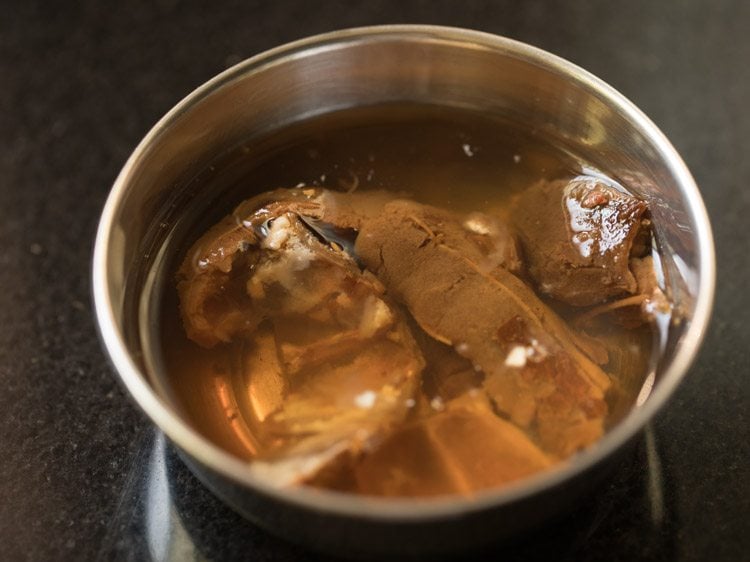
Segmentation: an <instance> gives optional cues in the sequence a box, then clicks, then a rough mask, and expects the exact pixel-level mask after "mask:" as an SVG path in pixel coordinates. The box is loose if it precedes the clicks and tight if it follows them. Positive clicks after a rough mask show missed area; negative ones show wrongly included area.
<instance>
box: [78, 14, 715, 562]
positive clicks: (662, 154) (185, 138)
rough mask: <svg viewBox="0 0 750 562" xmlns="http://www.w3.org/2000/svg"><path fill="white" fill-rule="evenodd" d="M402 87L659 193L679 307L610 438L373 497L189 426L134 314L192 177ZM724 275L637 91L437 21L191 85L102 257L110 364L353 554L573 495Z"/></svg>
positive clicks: (701, 326) (289, 520)
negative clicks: (295, 483)
mask: <svg viewBox="0 0 750 562" xmlns="http://www.w3.org/2000/svg"><path fill="white" fill-rule="evenodd" d="M391 101H400V102H404V101H409V102H428V103H430V104H440V105H445V106H454V107H463V108H471V109H475V110H480V111H483V112H486V113H488V114H495V115H500V116H503V117H508V118H511V119H513V120H514V121H517V122H522V123H526V124H527V125H528V127H529V128H534V129H537V130H539V131H542V132H544V133H548V134H551V135H554V136H555V137H556V138H557V139H559V141H560V142H562V143H564V144H566V145H568V146H569V147H570V148H571V149H572V150H573V151H574V152H576V153H578V154H584V155H586V157H587V159H588V160H589V162H590V163H591V164H592V165H594V166H596V167H598V168H600V169H603V170H606V171H607V172H608V173H610V174H611V175H613V176H614V177H618V178H622V179H624V180H625V181H626V182H627V184H628V185H629V186H630V187H632V188H634V189H635V190H637V191H638V193H639V194H640V195H641V196H643V197H645V198H646V199H647V200H648V201H649V202H650V205H651V208H652V212H653V218H654V224H655V225H656V227H657V231H658V239H659V240H660V242H661V245H662V254H663V255H664V257H665V268H666V271H667V273H668V278H669V283H670V290H671V291H672V296H673V298H674V299H675V301H676V302H678V303H679V306H680V308H681V310H682V313H683V316H684V318H685V320H684V321H683V322H682V323H681V324H679V325H677V326H672V328H671V330H670V337H669V340H668V342H667V345H666V347H665V350H664V355H663V358H662V360H661V362H660V364H659V366H658V369H657V372H656V376H655V384H654V385H653V389H652V391H651V393H650V395H649V396H648V398H647V399H645V400H642V401H640V402H641V403H640V404H639V405H638V406H637V407H636V408H635V409H634V410H633V411H632V412H631V413H630V414H629V415H628V416H627V417H626V418H625V419H624V420H623V421H622V422H621V423H620V424H619V425H617V426H616V427H615V428H614V429H613V430H612V431H611V432H609V433H608V434H607V435H606V436H605V437H604V438H603V439H602V440H601V442H599V443H598V444H597V445H596V446H595V447H593V448H591V449H590V450H587V451H586V452H584V453H582V454H580V455H578V456H576V457H575V458H573V459H572V460H570V461H569V462H567V463H565V464H563V465H561V466H560V467H559V468H558V469H556V470H552V471H549V472H546V473H543V474H540V475H538V476H535V477H533V478H529V479H527V480H524V481H522V482H520V483H519V484H517V485H514V486H510V487H507V488H503V489H500V490H497V491H487V492H483V493H480V494H477V495H476V497H472V498H448V499H436V500H431V501H416V500H375V499H369V498H364V497H355V496H350V495H345V494H340V493H335V492H326V491H319V490H315V491H313V490H307V489H289V490H279V489H275V488H273V487H271V486H269V485H268V484H267V483H266V482H264V481H262V480H259V479H257V478H255V477H253V476H252V475H251V474H250V472H248V471H247V469H246V464H245V463H244V462H243V461H241V460H239V459H238V458H235V457H233V456H231V455H230V454H228V453H226V452H225V451H223V450H221V449H220V448H218V447H217V446H215V445H214V444H213V443H211V442H209V441H208V440H206V439H205V438H204V437H203V436H201V435H200V434H199V433H198V432H196V431H195V430H194V429H193V428H192V427H191V426H190V425H189V424H188V423H187V422H186V420H185V419H183V418H182V417H181V416H180V414H179V412H178V410H177V408H176V406H175V405H174V404H173V403H172V401H171V400H170V399H169V397H168V395H167V394H166V393H164V392H163V391H162V390H160V389H159V386H158V384H157V383H156V382H155V381H156V380H157V378H156V377H154V376H152V375H153V373H150V372H149V368H148V365H149V362H148V361H147V359H148V356H149V353H150V351H149V344H148V338H144V333H145V332H144V327H143V325H141V324H140V323H139V318H140V317H142V313H143V307H148V306H149V305H150V304H149V302H148V300H145V301H144V299H143V298H142V295H143V291H144V287H145V286H146V284H147V283H148V282H149V280H148V276H147V275H146V274H145V272H147V271H148V270H149V265H150V263H151V262H152V261H153V259H154V254H155V253H158V252H156V250H157V249H158V246H159V244H158V242H159V238H158V237H156V236H155V235H154V232H159V231H160V229H159V228H158V225H159V224H162V223H163V222H164V221H165V217H166V220H167V224H172V223H170V222H169V221H170V220H172V219H174V217H178V216H179V215H180V213H181V212H182V207H183V206H184V205H186V204H187V203H186V201H188V200H191V201H195V200H196V199H195V197H196V194H195V193H190V194H188V195H186V193H187V191H188V190H189V188H188V186H189V185H190V181H189V180H191V179H192V178H194V177H195V176H196V174H198V173H199V172H201V171H202V170H204V169H205V168H206V166H208V165H209V163H210V162H211V161H212V160H213V159H214V158H215V157H216V156H217V155H218V154H220V153H222V152H223V151H225V150H227V149H229V148H231V147H234V146H237V145H238V144H239V143H240V142H241V141H246V140H247V139H252V138H255V137H257V136H259V135H261V134H264V133H266V132H268V131H272V130H274V129H277V128H280V127H283V126H284V125H285V124H289V123H292V122H295V121H298V120H301V119H305V118H308V117H310V116H312V115H315V114H322V113H325V112H329V111H332V110H336V109H341V108H347V107H352V106H362V105H371V104H378V103H383V102H391ZM197 195H205V194H197ZM162 230H163V229H162ZM714 277H715V264H714V249H713V241H712V236H711V229H710V225H709V222H708V218H707V216H706V211H705V209H704V206H703V202H702V201H701V197H700V194H699V192H698V188H697V187H696V185H695V183H694V181H693V178H692V177H691V176H690V173H689V171H688V170H687V168H686V167H685V164H684V163H683V162H682V160H681V159H680V157H679V156H678V154H677V153H676V152H675V149H674V148H673V147H672V145H671V144H670V143H669V141H668V140H667V139H666V138H665V137H664V135H663V134H662V133H661V132H660V131H659V130H658V129H657V128H656V126H655V125H654V124H653V123H652V122H651V121H649V120H648V118H647V117H646V116H645V115H643V113H641V112H640V111H639V110H638V109H637V108H636V107H635V106H634V105H633V104H632V103H630V102H629V101H628V100H626V99H625V98H624V97H623V96H622V95H620V94H619V93H618V92H616V91H615V90H613V89H612V88H611V87H609V86H608V85H606V84H605V83H603V82H602V81H600V80H598V79H597V78H595V77H594V76H592V75H591V74H589V73H588V72H586V71H584V70H582V69H580V68H578V67H576V66H575V65H573V64H571V63H569V62H566V61H564V60H562V59H560V58H558V57H556V56H554V55H551V54H549V53H546V52H544V51H541V50H539V49H536V48H534V47H531V46H529V45H525V44H523V43H519V42H516V41H512V40H510V39H505V38H502V37H496V36H493V35H488V34H484V33H478V32H474V31H467V30H461V29H452V28H445V27H430V26H384V27H369V28H361V29H352V30H345V31H339V32H335V33H329V34H326V35H320V36H317V37H312V38H310V39H305V40H302V41H298V42H295V43H292V44H289V45H285V46H283V47H280V48H277V49H273V50H271V51H268V52H266V53H263V54H261V55H258V56H256V57H253V58H251V59H249V60H247V61H245V62H242V63H240V64H238V65H236V66H234V67H233V68H231V69H229V70H227V71H225V72H223V73H222V74H220V75H219V76H217V77H216V78H214V79H212V80H211V81H209V82H208V83H206V84H205V85H203V86H201V87H200V88H198V89H197V90H196V91H195V92H193V93H192V94H190V95H189V96H188V97H187V98H185V99H184V100H183V101H181V102H180V103H179V104H178V105H177V106H176V107H175V108H174V109H173V110H172V111H170V112H169V113H168V114H167V115H166V116H165V117H164V118H163V119H162V120H161V121H159V123H157V125H156V126H155V127H154V128H153V129H152V130H151V131H150V132H149V133H148V135H146V137H145V138H144V139H143V141H142V142H141V143H140V144H139V145H138V147H137V148H136V149H135V152H133V154H132V156H131V157H130V159H129V160H128V161H127V163H126V164H125V167H124V168H123V170H122V172H121V173H120V175H119V177H118V178H117V181H116V182H115V184H114V187H113V188H112V192H111V194H110V196H109V199H108V200H107V203H106V206H105V208H104V211H103V214H102V218H101V223H100V225H99V231H98V234H97V239H96V248H95V252H94V264H93V287H94V299H95V306H96V316H97V320H98V324H99V329H100V332H101V337H102V340H103V342H104V345H105V347H106V349H107V352H108V353H109V356H110V358H111V360H112V363H113V365H114V367H115V369H116V371H117V373H118V375H119V376H120V378H121V379H122V382H123V383H124V384H125V386H126V387H127V389H128V391H129V392H130V394H131V395H132V396H133V398H134V399H135V401H136V402H137V403H138V404H139V405H140V407H141V408H142V409H143V410H144V411H145V412H146V414H147V415H148V416H149V417H150V418H151V419H152V420H153V422H154V423H155V424H156V425H158V426H159V427H160V428H161V429H162V430H163V431H164V433H165V434H166V435H167V436H168V437H169V438H170V439H171V440H172V442H173V443H174V444H176V445H177V447H178V448H179V449H180V450H181V451H182V454H183V457H184V459H185V461H186V462H187V463H188V464H189V466H190V467H191V468H192V470H193V471H194V472H195V474H196V475H197V476H198V477H199V478H200V479H201V480H202V481H203V482H205V483H206V485H207V486H209V487H210V488H211V489H212V490H213V491H214V492H215V493H216V494H217V495H218V496H220V497H221V498H223V499H224V500H225V501H226V502H227V503H229V504H230V505H232V506H233V507H234V508H235V509H236V510H237V511H239V512H240V513H242V514H244V515H245V516H246V517H248V518H249V519H251V520H252V521H254V522H256V523H258V524H259V525H261V526H263V527H265V528H267V529H268V530H270V531H272V532H273V533H276V534H279V535H282V536H284V537H286V538H289V539H291V540H293V541H296V542H299V543H302V544H305V545H308V546H311V547H314V548H317V549H322V550H325V551H328V552H335V553H338V554H348V555H355V556H375V555H383V554H394V553H395V554H422V555H426V554H435V553H442V554H445V553H447V552H455V551H457V550H459V549H461V548H464V547H467V546H472V545H473V546H476V545H480V544H484V543H487V542H489V541H495V540H501V539H503V538H507V537H509V536H512V535H514V534H517V533H519V532H520V531H522V530H525V529H529V528H530V527H532V526H533V525H535V524H536V523H538V522H540V521H541V520H543V519H546V518H548V517H549V516H551V515H553V514H555V513H557V512H560V511H561V510H564V509H566V508H567V507H569V506H570V505H572V504H573V502H575V501H576V500H577V499H580V496H581V494H583V493H585V492H586V491H588V490H590V489H591V487H592V484H593V483H594V482H595V481H597V480H598V479H600V478H601V477H602V476H603V475H604V474H606V468H607V466H609V465H611V464H612V463H613V462H616V461H617V458H618V457H617V455H618V453H620V454H622V452H623V451H624V450H625V449H626V445H627V444H628V443H629V442H631V441H632V440H633V438H634V436H636V435H637V434H638V432H639V431H640V430H641V429H642V428H643V427H644V425H645V424H646V423H647V422H648V421H649V420H650V419H651V418H652V417H653V415H654V414H655V413H656V412H657V411H658V410H659V409H660V408H662V407H663V406H664V404H665V402H666V401H667V399H668V398H669V397H670V395H671V394H672V393H673V392H674V390H675V388H676V386H677V385H678V383H679V382H680V381H681V380H682V378H683V377H684V376H685V374H686V372H687V369H688V367H689V366H690V364H691V362H692V360H693V358H694V357H695V354H696V352H697V350H698V347H699V345H700V343H701V340H702V339H703V335H704V332H705V330H706V327H707V324H708V320H709V316H710V310H711V305H712V300H713V294H714ZM139 309H140V310H139ZM644 395H645V394H644Z"/></svg>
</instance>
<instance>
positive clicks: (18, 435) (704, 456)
mask: <svg viewBox="0 0 750 562" xmlns="http://www.w3.org/2000/svg"><path fill="white" fill-rule="evenodd" d="M3 8H4V9H3V16H2V17H0V77H2V79H1V83H2V86H0V444H2V454H0V552H2V555H1V556H0V557H2V558H3V559H4V560H23V559H33V560H52V559H70V560H88V559H95V558H97V557H98V558H99V559H105V560H108V559H118V560H120V559H122V560H143V559H147V558H149V557H151V558H152V559H156V560H165V559H174V560H179V559H204V558H208V559H231V558H234V557H237V556H243V557H252V558H256V559H260V560H271V559H282V560H290V561H291V560H298V559H306V558H309V557H310V556H309V555H308V554H306V553H304V552H301V551H299V550H297V549H295V548H294V547H290V546H288V545H285V544H283V543H281V542H279V541H278V540H276V539H273V538H271V537H269V536H268V535H266V534H265V533H263V532H262V531H259V530H258V529H255V528H253V527H250V526H249V525H247V524H245V523H243V522H242V521H241V520H240V519H239V518H238V517H237V516H236V515H234V514H233V513H232V512H230V511H229V510H228V509H226V508H225V507H223V506H222V505H221V504H220V503H218V501H216V500H215V499H213V496H211V495H210V494H209V493H208V492H206V491H205V490H204V489H203V488H202V487H201V486H200V485H199V484H198V483H197V482H196V481H195V479H194V478H193V477H192V475H191V474H190V473H189V472H187V471H186V469H185V468H184V467H183V466H182V465H181V463H180V462H179V461H178V460H176V459H175V458H174V453H173V451H171V449H170V448H169V447H168V446H166V447H165V444H164V442H163V439H162V437H161V435H160V434H158V433H157V432H155V431H154V430H153V429H152V428H151V425H150V424H149V422H148V421H147V420H146V419H145V418H144V416H143V415H142V414H141V413H140V412H139V411H138V410H137V409H136V408H135V407H134V406H133V405H132V403H131V402H130V401H129V399H128V398H127V397H126V396H125V394H124V392H123V390H122V389H121V388H120V386H119V385H118V383H117V381H116V378H115V376H114V375H113V373H112V372H111V370H110V368H109V366H108V364H107V361H106V359H105V357H104V355H103V353H102V351H101V349H100V346H99V342H98V341H97V338H96V334H95V329H94V324H93V322H92V314H91V305H90V299H89V261H90V257H91V247H92V241H93V235H94V230H95V226H96V223H97V220H98V214H99V211H100V209H101V207H102V205H103V203H104V199H105V197H106V195H107V192H108V190H109V187H110V185H111V183H112V181H113V179H114V178H115V176H116V174H117V172H118V171H119V168H120V167H121V166H122V164H123V163H124V161H125V159H126V158H127V156H128V154H129V152H130V151H131V150H132V149H133V147H134V146H135V145H136V143H137V142H138V141H139V140H140V138H141V137H142V136H143V135H144V134H145V132H146V131H147V130H148V128H149V127H150V126H151V125H152V124H153V123H154V122H155V121H156V120H157V119H158V118H159V117H160V116H161V115H162V114H163V113H164V112H166V111H167V110H168V109H169V108H170V107H171V106H172V105H173V104H174V103H175V102H177V101H178V100H179V99H180V98H182V97H183V96H184V95H186V94H187V93H188V92H189V91H190V90H191V89H193V88H194V87H196V86H198V85H199V84H201V83H202V82H204V81H205V80H207V79H208V78H210V77H211V76H213V75H215V74H216V73H218V72H219V71H221V70H223V69H224V68H225V67H227V66H228V65H231V64H234V63H235V62H237V61H239V60H241V59H242V58H245V57H247V56H250V55H252V54H255V53H257V52H259V51H261V50H264V49H266V48H269V47H272V46H275V45H278V44H281V43H284V42H286V41H289V40H292V39H296V38H299V37H302V36H306V35H310V34H314V33H319V32H322V31H327V30H331V29H335V28H341V27H349V26H357V25H365V24H376V23H404V22H415V23H436V24H448V25H457V26H463V27H472V28H477V29H482V30H485V31H490V32H494V33H498V34H503V35H507V36H510V37H513V38H517V39H521V40H523V41H527V42H529V43H531V44H534V45H537V46H540V47H542V48H545V49H547V50H550V51H552V52H554V53H557V54H559V55H561V56H563V57H565V58H568V59H569V60H572V61H573V62H575V63H577V64H579V65H581V66H583V67H584V68H586V69H588V70H590V71H592V72H594V73H595V74H597V75H598V76H600V77H601V78H603V79H604V80H606V81H607V82H609V83H610V84H612V85H613V86H615V87H616V88H618V89H619V90H620V91H622V92H623V93H624V94H625V95H626V96H628V97H629V98H630V99H631V100H633V101H634V102H635V103H636V104H637V105H638V106H640V107H641V108H642V109H643V110H644V111H645V112H646V113H647V114H648V115H649V116H650V117H651V118H652V119H653V120H654V121H655V122H656V123H657V124H658V125H659V126H660V127H661V128H662V130H663V131H664V132H665V133H666V134H667V136H668V137H669V138H670V139H671V140H672V142H673V143H674V144H675V146H676V147H677V149H678V150H679V151H680V152H681V154H682V155H683V157H684V159H685V160H686V161H687V163H688V165H689V167H690V168H691V170H692V171H693V174H694V175H695V177H696V180H697V182H698V184H699V185H700V186H701V189H702V192H703V196H704V198H705V202H706V205H707V207H708V210H709V214H710V215H711V217H712V220H713V224H714V228H715V235H716V243H717V253H718V266H719V279H718V290H717V301H716V307H715V315H714V321H713V324H712V326H711V330H710V333H709V334H708V337H707V340H706V342H705V344H704V346H703V349H702V352H701V354H700V357H699V359H698V361H697V363H696V365H695V366H694V368H693V369H692V370H691V371H690V373H689V375H688V377H687V379H686V381H685V383H684V384H683V385H682V387H681V388H680V389H679V391H678V392H677V394H676V396H675V397H674V399H673V400H672V401H671V402H670V403H669V405H668V407H667V408H666V409H665V410H664V411H663V412H662V413H661V414H660V415H659V416H658V417H657V419H656V421H655V423H654V424H653V426H652V427H651V429H650V430H649V432H647V433H646V434H645V435H644V437H643V439H642V443H641V445H640V446H639V448H638V450H637V451H636V452H635V453H634V455H633V459H632V461H631V462H630V463H628V464H627V466H623V467H622V469H621V470H620V471H619V472H618V473H617V474H615V476H614V477H613V479H612V481H611V483H610V484H608V486H607V487H606V489H605V490H604V491H603V492H602V493H601V494H600V495H599V497H597V498H596V499H594V500H592V501H591V502H589V503H587V504H586V505H584V506H582V507H581V509H580V510H579V511H578V512H576V513H575V514H571V515H570V516H569V517H568V518H567V519H566V520H565V521H563V522H561V523H560V524H559V525H558V526H557V527H556V528H555V529H551V530H550V529H548V530H546V531H544V535H543V538H538V539H536V540H535V541H533V542H532V543H530V544H522V545H517V546H514V547H512V548H510V549H506V550H505V551H504V552H505V555H506V557H507V558H508V559H549V558H561V557H562V558H566V559H569V560H583V559H592V560H594V559H602V558H605V557H606V558H608V559H613V560H631V559H645V560H657V559H658V560H661V559H674V560H704V559H712V560H741V559H748V558H750V526H749V525H748V520H749V519H750V470H749V468H748V465H749V464H750V421H749V420H748V412H750V379H748V374H749V373H750V345H748V344H750V338H749V337H748V334H750V328H748V326H750V312H749V311H750V298H749V297H748V290H747V285H748V282H749V281H750V275H749V274H750V258H748V256H747V252H748V248H750V245H749V244H748V241H749V239H750V236H749V235H748V229H747V223H746V221H747V217H748V216H750V190H748V189H747V181H748V178H750V112H749V111H748V109H747V100H749V99H750V65H749V64H748V61H750V36H748V34H747V33H748V29H750V4H748V3H747V2H743V1H741V0H734V1H731V0H726V1H716V2H711V3H708V2H702V1H700V0H695V1H685V2H680V3H676V2H675V3H673V2H651V1H649V0H637V1H631V2H621V3H617V5H615V4H614V3H598V2H571V1H567V0H560V1H551V2H542V1H536V0H528V1H526V2H511V1H486V2H478V1H474V2H472V1H467V2H462V3H457V2H455V3H454V2H449V1H435V0H433V1H411V0H399V1H394V2H386V1H376V0H370V1H369V2H359V1H357V2H346V3H345V2H328V3H325V4H321V5H318V6H313V5H312V3H307V2H301V1H299V2H293V1H276V2H270V1H268V2H257V1H256V2H227V3H225V4H223V5H222V6H221V7H219V6H215V5H210V7H209V6H208V5H207V6H206V7H202V8H201V7H199V6H197V3H191V5H187V3H183V2H179V1H178V0H159V1H157V2H142V3H139V2H130V1H128V2H121V3H97V2H80V3H78V7H72V6H71V7H68V8H66V9H64V8H61V7H59V5H58V4H56V3H43V2H35V3H32V2H28V3H13V4H12V5H11V3H10V2H6V3H4V5H3ZM654 490H657V492H655V491H654ZM169 498H171V500H169ZM168 500H169V501H168ZM160 537H161V538H160ZM165 537H168V539H169V540H166V539H165ZM160 541H161V542H160ZM165 541H166V542H165ZM495 554H497V553H495ZM233 555H234V556H233Z"/></svg>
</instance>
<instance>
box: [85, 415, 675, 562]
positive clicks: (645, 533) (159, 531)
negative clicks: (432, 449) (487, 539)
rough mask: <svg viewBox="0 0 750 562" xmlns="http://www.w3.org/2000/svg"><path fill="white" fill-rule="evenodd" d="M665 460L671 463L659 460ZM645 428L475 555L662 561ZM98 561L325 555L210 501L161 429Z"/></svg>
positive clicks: (659, 465) (669, 538) (670, 518)
mask: <svg viewBox="0 0 750 562" xmlns="http://www.w3.org/2000/svg"><path fill="white" fill-rule="evenodd" d="M666 465H667V466H668V463H667V464H666ZM664 466H665V463H663V462H662V460H661V459H660V458H659V453H658V445H657V442H656V439H655V437H654V434H653V432H652V431H651V430H650V429H648V430H647V431H646V432H645V434H644V435H643V436H642V438H641V440H640V442H639V443H638V444H637V446H636V448H635V450H634V452H633V454H632V455H631V456H630V457H629V458H627V459H626V462H624V463H623V464H622V466H620V467H619V468H618V469H616V471H615V473H614V474H613V476H612V477H611V478H610V479H609V480H608V481H607V482H606V483H605V484H604V485H603V486H602V487H601V489H599V490H598V491H597V492H595V493H594V494H593V495H592V497H591V498H590V499H588V500H585V501H584V502H583V503H582V504H581V506H580V507H579V508H578V509H577V510H575V511H573V512H571V513H568V514H567V515H565V516H563V517H560V518H559V519H557V520H555V521H553V522H551V523H549V524H548V525H547V526H545V527H543V528H540V529H537V530H536V531H534V532H532V533H531V535H530V536H527V537H522V538H520V539H519V540H518V541H517V542H515V543H513V544H509V545H508V544H506V545H500V546H496V547H493V548H491V549H486V550H484V551H482V552H479V553H475V554H474V556H473V557H472V558H473V559H474V560H479V561H482V560H497V559H503V560H507V561H510V562H514V561H519V562H520V561H532V562H533V561H542V560H545V561H546V560H550V559H555V560H563V561H571V562H572V561H586V560H600V559H603V558H607V559H613V560H634V559H653V560H669V559H672V558H673V557H674V556H673V554H674V538H675V533H676V528H677V527H676V525H677V521H676V520H675V514H674V510H673V506H672V503H671V501H670V500H671V499H672V497H673V494H672V493H671V489H670V488H669V486H668V484H669V482H670V479H669V478H668V477H667V475H665V474H664ZM98 559H99V560H138V561H141V560H144V561H147V560H151V561H154V562H173V561H175V562H176V561H186V560H187V561H204V560H206V561H207V560H238V559H243V560H244V559H253V560H282V561H289V562H297V561H303V560H304V561H312V560H316V561H317V560H331V557H328V556H318V555H316V554H313V553H310V552H308V551H305V550H302V549H300V548H299V547H296V546H294V545H291V544H289V543H287V542H285V541H282V540H280V539H277V538H275V537H273V536H271V535H269V534H268V533H266V532H265V531H263V530H261V529H259V528H258V527H256V526H254V525H252V524H251V523H248V522H247V521H245V520H244V519H243V518H242V517H240V516H239V515H237V514H236V513H234V512H233V511H232V510H231V509H230V508H228V507H227V506H225V505H224V504H223V503H222V502H221V501H219V500H218V499H217V498H215V497H214V496H213V495H212V494H211V492H209V491H208V490H207V489H206V488H205V487H204V486H203V485H202V484H201V483H200V482H199V481H198V480H197V478H195V476H193V474H192V473H191V472H190V471H189V470H188V469H187V467H186V466H185V465H184V464H183V463H182V461H181V460H180V458H179V456H178V455H177V453H176V451H175V449H174V448H173V447H172V446H171V445H170V444H169V443H168V442H167V441H166V440H165V438H164V436H163V434H161V433H160V432H153V434H150V435H147V436H145V437H144V439H143V442H142V444H141V446H140V448H139V451H138V452H137V454H136V455H135V456H134V459H133V465H132V469H131V474H130V475H129V477H128V478H127V482H126V485H125V488H124V489H123V492H122V496H121V499H120V504H119V506H118V509H117V512H116V514H115V516H114V517H113V518H112V521H111V522H110V526H109V531H108V534H107V536H106V538H105V541H104V545H103V547H102V550H101V551H100V553H99V557H98Z"/></svg>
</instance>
